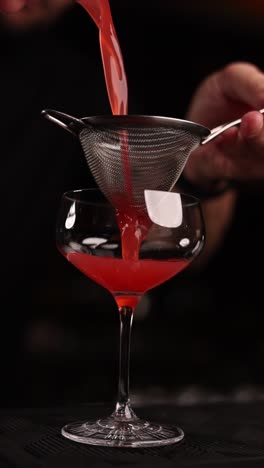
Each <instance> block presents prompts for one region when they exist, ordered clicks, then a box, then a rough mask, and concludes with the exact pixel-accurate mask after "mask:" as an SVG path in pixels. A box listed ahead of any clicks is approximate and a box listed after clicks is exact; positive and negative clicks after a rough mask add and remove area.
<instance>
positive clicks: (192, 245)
mask: <svg viewBox="0 0 264 468" xmlns="http://www.w3.org/2000/svg"><path fill="white" fill-rule="evenodd" d="M145 202H146V206H145V208H144V210H143V211H141V212H140V213H137V215H136V217H135V214H134V215H133V216H132V215H131V213H127V214H126V215H124V213H123V214H122V213H121V214H120V212H117V210H116V209H115V208H114V206H113V205H112V204H110V203H109V201H108V200H107V199H106V198H105V196H104V195H103V193H102V192H101V191H100V190H99V189H83V190H73V191H70V192H67V193H64V194H63V196H62V199H61V204H60V209H59V213H58V218H57V226H56V243H57V247H58V249H59V251H60V252H61V253H62V255H63V256H64V257H65V258H66V259H67V260H68V261H69V262H70V263H71V264H72V265H74V266H75V267H76V268H77V269H79V271H81V272H82V273H83V274H84V275H86V276H87V277H89V278H90V279H92V280H94V281H95V282H96V283H98V284H99V285H101V286H103V287H104V288H106V289H107V290H108V291H109V292H110V293H111V294H112V295H113V297H114V298H115V301H116V304H117V307H118V310H119V316H120V357H119V383H118V396H117V402H116V405H115V409H114V411H113V412H112V414H110V415H109V416H106V417H105V418H102V419H98V420H95V421H85V420H84V421H79V422H72V423H69V424H67V425H66V426H64V427H63V428H62V434H63V436H65V437H67V438H68V439H71V440H74V441H77V442H81V443H85V444H92V445H100V446H114V447H154V446H162V445H168V444H172V443H176V442H179V441H181V440H182V439H183V437H184V432H183V430H182V429H181V428H179V427H178V426H177V425H176V426H166V425H162V424H159V423H158V422H151V421H147V420H142V419H140V418H138V417H137V416H136V414H135V412H134V411H133V409H132V407H131V403H130V398H129V357H130V337H131V328H132V321H133V314H134V311H135V309H136V306H137V304H138V302H139V300H140V299H141V297H142V295H143V294H144V293H146V292H147V291H148V290H150V289H152V288H154V287H155V286H157V285H159V284H161V283H164V282H165V281H167V280H168V279H170V278H172V277H173V276H175V275H177V274H178V273H179V272H180V271H182V270H183V269H185V268H186V267H188V265H189V264H190V262H191V261H192V260H194V259H195V258H196V257H197V256H198V254H199V253H200V252H201V250H202V247H203V245H204V239H205V233H204V221H203V215H202V210H201V206H200V203H199V200H197V199H196V198H195V197H192V196H189V195H186V194H182V193H177V192H159V191H150V190H149V191H148V190H147V191H145Z"/></svg>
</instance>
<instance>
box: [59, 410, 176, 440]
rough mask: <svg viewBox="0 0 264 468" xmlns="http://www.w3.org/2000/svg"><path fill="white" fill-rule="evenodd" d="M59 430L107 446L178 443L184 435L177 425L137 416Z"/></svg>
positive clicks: (74, 424)
mask: <svg viewBox="0 0 264 468" xmlns="http://www.w3.org/2000/svg"><path fill="white" fill-rule="evenodd" d="M61 433H62V435H63V436H64V437H67V438H68V439H71V440H74V441H76V442H81V443H83V444H90V445H100V446H108V447H109V446H110V447H157V446H161V445H169V444H174V443H176V442H180V441H181V440H182V439H183V437H184V432H183V431H182V429H180V428H179V427H174V426H165V425H164V426H161V425H159V424H156V423H150V422H148V421H144V420H141V419H138V418H135V419H133V420H131V421H119V420H116V419H115V418H113V417H111V416H110V417H109V418H106V419H99V420H97V421H87V422H76V423H71V424H67V425H66V426H64V427H63V428H62V431H61Z"/></svg>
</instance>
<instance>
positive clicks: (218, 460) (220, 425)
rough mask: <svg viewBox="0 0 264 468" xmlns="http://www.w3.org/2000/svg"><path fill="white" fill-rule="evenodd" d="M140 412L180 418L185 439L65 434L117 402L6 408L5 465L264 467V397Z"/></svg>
mask: <svg viewBox="0 0 264 468" xmlns="http://www.w3.org/2000/svg"><path fill="white" fill-rule="evenodd" d="M135 409H136V412H137V414H138V416H139V417H146V418H148V419H151V420H152V421H158V422H160V423H168V424H175V425H178V426H180V427H181V428H182V429H183V430H184V432H185V438H184V440H183V441H182V442H180V443H178V444H174V445H168V446H165V447H159V448H144V449H137V448H134V449H121V448H118V447H117V448H105V447H96V446H91V445H84V444H79V443H74V442H71V441H69V440H68V439H65V438H64V437H62V436H61V434H60V429H61V427H62V426H63V425H64V424H65V423H66V422H70V421H75V420H88V419H91V418H97V417H98V416H102V417H103V416H105V415H108V414H109V412H110V411H111V408H110V407H108V406H106V405H103V404H96V405H94V404H93V405H83V406H80V407H78V408H69V407H64V408H50V409H48V408H43V409H36V408H33V409H30V408H28V409H4V410H3V409H2V410H1V411H0V468H37V467H45V468H46V467H47V468H60V467H63V468H88V467H92V468H107V467H109V468H110V467H126V466H128V467H134V466H135V467H140V468H149V467H152V468H155V467H157V468H158V467H162V468H173V467H177V468H188V467H193V468H195V467H197V468H203V467H204V468H214V467H219V468H221V467H228V468H233V467H234V468H240V467H241V468H254V467H261V466H262V467H264V402H263V401H258V402H250V403H228V404H227V403H221V404H219V403H218V404H212V403H210V404H208V405H190V406H176V405H174V406H168V405H167V406H166V405H153V406H144V407H139V408H135Z"/></svg>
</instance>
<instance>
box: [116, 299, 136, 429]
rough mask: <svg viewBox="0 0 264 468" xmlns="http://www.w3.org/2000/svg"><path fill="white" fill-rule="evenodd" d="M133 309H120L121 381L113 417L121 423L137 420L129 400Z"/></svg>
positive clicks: (123, 307)
mask: <svg viewBox="0 0 264 468" xmlns="http://www.w3.org/2000/svg"><path fill="white" fill-rule="evenodd" d="M133 312H134V310H133V308H132V307H128V306H122V307H119V316H120V351H119V353H120V354H119V381H118V400H117V403H116V408H115V412H114V414H113V417H114V418H115V419H117V420H119V421H128V420H132V419H136V418H137V417H136V415H135V413H134V412H133V410H132V409H131V406H130V399H129V367H130V365H129V363H130V339H131V330H132V323H133Z"/></svg>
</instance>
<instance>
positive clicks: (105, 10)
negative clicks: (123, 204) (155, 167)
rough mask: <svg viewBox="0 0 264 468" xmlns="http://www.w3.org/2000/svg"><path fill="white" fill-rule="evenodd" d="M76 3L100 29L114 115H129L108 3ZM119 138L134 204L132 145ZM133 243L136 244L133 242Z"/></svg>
mask: <svg viewBox="0 0 264 468" xmlns="http://www.w3.org/2000/svg"><path fill="white" fill-rule="evenodd" d="M77 2H78V3H79V4H80V5H81V6H82V7H83V8H84V9H85V10H86V11H87V13H88V14H89V15H90V16H91V18H92V19H93V20H94V22H95V24H96V25H97V27H98V29H99V42H100V48H101V57H102V62H103V68H104V75H105V82H106V88H107V92H108V97H109V102H110V106H111V109H112V113H113V114H114V115H125V114H127V113H128V86H127V78H126V72H125V66H124V61H123V55H122V51H121V47H120V44H119V41H118V37H117V34H116V30H115V26H114V23H113V19H112V14H111V10H110V6H109V1H108V0H77ZM119 136H120V146H121V157H122V164H123V171H124V182H125V193H126V195H127V199H128V201H130V204H131V201H132V197H133V188H132V177H131V166H130V161H129V144H128V135H127V131H126V130H120V132H119ZM115 206H116V208H117V209H118V212H119V217H118V219H119V220H121V214H120V213H121V212H122V213H123V212H124V216H125V211H124V210H123V209H120V206H119V204H118V201H117V200H115ZM125 217H126V216H125ZM126 218H127V217H126ZM126 221H127V220H126ZM121 224H123V225H124V224H125V223H124V222H123V223H122V222H121ZM120 227H121V226H120ZM122 232H123V231H122V228H121V233H122ZM126 237H127V236H126ZM126 237H125V238H124V239H122V245H123V252H124V254H125V257H127V252H128V251H131V248H127V244H128V242H127V241H126ZM130 240H131V241H132V242H133V239H130Z"/></svg>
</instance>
